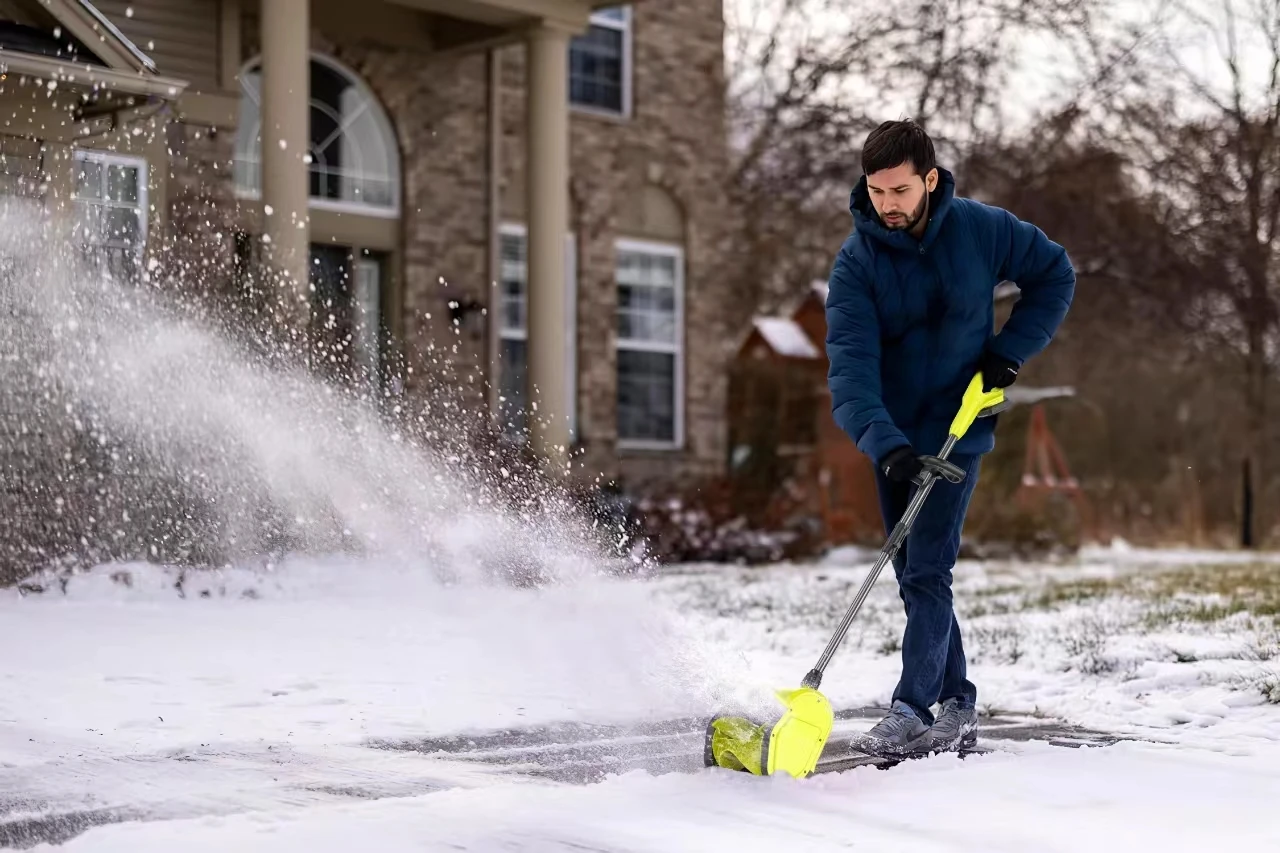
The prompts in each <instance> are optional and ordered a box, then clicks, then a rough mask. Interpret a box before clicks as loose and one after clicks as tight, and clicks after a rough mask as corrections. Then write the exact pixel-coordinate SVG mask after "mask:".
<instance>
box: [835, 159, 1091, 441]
mask: <svg viewBox="0 0 1280 853" xmlns="http://www.w3.org/2000/svg"><path fill="white" fill-rule="evenodd" d="M938 173H939V180H938V185H937V187H936V188H935V189H934V191H933V193H932V195H931V197H930V207H931V215H930V219H929V224H928V226H927V228H926V229H925V232H924V235H923V237H922V238H920V239H917V238H915V237H913V236H912V235H911V234H909V233H907V232H906V231H892V230H890V229H888V228H885V227H884V225H883V224H881V222H880V218H879V216H878V215H877V214H876V212H875V209H874V208H873V207H872V205H871V197H870V195H869V194H868V192H867V179H866V178H865V177H863V178H862V179H861V180H860V181H859V182H858V185H857V186H856V187H854V189H853V192H852V193H851V196H850V200H849V210H850V212H851V213H852V214H853V219H854V231H853V233H851V234H850V235H849V237H848V238H847V239H846V240H845V242H844V245H843V246H841V248H840V254H839V255H838V256H837V257H836V261H835V265H834V267H833V268H832V271H831V280H830V289H829V292H828V296H827V308H826V314H827V355H828V357H829V358H830V362H831V366H830V370H829V372H828V377H827V379H828V384H829V386H830V388H831V396H832V401H831V405H832V413H833V415H834V417H835V421H836V423H837V424H838V425H839V426H840V428H841V429H843V430H844V431H845V432H846V433H847V434H848V435H849V436H850V437H851V438H852V439H853V440H854V441H855V442H856V443H857V445H858V449H859V450H861V451H862V452H863V453H865V454H867V455H868V456H869V457H871V459H872V460H874V461H875V462H877V463H879V462H880V461H881V460H882V459H883V458H884V457H885V455H886V454H887V453H888V452H889V451H891V450H893V449H895V448H897V447H900V446H902V445H904V444H910V445H912V446H913V447H914V448H915V450H916V452H917V453H937V452H938V451H939V450H941V448H942V443H943V442H944V441H945V440H946V436H947V429H948V427H949V426H950V425H951V420H952V418H954V417H955V414H956V410H957V409H958V408H959V406H960V400H961V398H962V397H963V396H964V390H965V388H966V387H967V386H968V384H969V381H970V380H971V379H972V378H973V375H974V373H975V372H976V371H977V369H978V359H979V357H980V356H981V355H982V351H983V349H984V348H986V347H989V348H990V349H991V350H992V351H993V352H995V353H997V354H999V355H1002V356H1004V357H1005V358H1007V359H1009V360H1010V361H1012V362H1014V363H1016V364H1018V365H1022V364H1023V363H1025V362H1026V361H1027V360H1028V359H1030V358H1031V357H1032V356H1034V355H1035V354H1037V353H1039V352H1040V351H1041V350H1042V349H1044V348H1045V347H1046V346H1047V345H1048V343H1049V341H1050V339H1052V337H1053V335H1054V333H1055V332H1056V331H1057V329H1058V326H1059V325H1060V324H1061V323H1062V320H1063V318H1064V317H1065V316H1066V313H1067V309H1068V307H1070V305H1071V299H1072V296H1073V295H1074V292H1075V281H1076V277H1075V271H1074V269H1072V266H1071V262H1070V260H1069V259H1068V258H1067V253H1066V251H1065V250H1064V249H1063V248H1062V247H1061V246H1059V245H1058V244H1057V243H1054V242H1053V241H1051V240H1050V239H1049V238H1048V237H1046V236H1045V235H1044V232H1042V231H1041V230H1040V229H1039V228H1036V227H1035V226H1034V225H1029V224H1027V223H1025V222H1022V221H1020V220H1018V219H1017V218H1016V217H1014V216H1013V214H1011V213H1009V212H1008V211H1006V210H1002V209H1000V208H998V207H993V206H990V205H986V204H983V203H981V202H978V201H975V200H973V199H968V198H957V197H956V195H955V178H954V177H953V176H952V174H951V173H950V172H948V171H947V170H945V169H941V168H939V169H938ZM1006 280H1008V281H1013V282H1015V283H1016V284H1017V285H1018V286H1019V288H1020V289H1021V291H1022V293H1021V296H1020V298H1019V299H1018V301H1017V302H1016V303H1015V305H1014V308H1013V312H1012V313H1011V315H1010V316H1009V318H1008V320H1007V321H1006V322H1005V324H1004V325H1003V326H1002V327H1001V329H1000V333H999V334H993V332H994V328H995V299H994V290H995V287H996V285H997V284H999V283H1000V282H1002V281H1006ZM995 421H996V418H981V419H979V420H978V421H976V422H975V423H974V425H973V426H972V427H971V428H970V429H969V431H968V432H967V433H966V434H965V436H964V437H963V438H962V439H961V440H960V441H959V442H958V443H957V444H956V447H955V448H954V450H953V451H952V452H953V453H957V454H958V453H985V452H988V451H990V450H991V449H992V448H993V447H994V446H995V438H994V429H995Z"/></svg>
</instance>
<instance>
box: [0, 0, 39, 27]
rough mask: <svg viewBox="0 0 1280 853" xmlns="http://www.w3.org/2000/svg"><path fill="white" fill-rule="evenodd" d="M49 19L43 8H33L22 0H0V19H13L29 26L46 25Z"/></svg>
mask: <svg viewBox="0 0 1280 853" xmlns="http://www.w3.org/2000/svg"><path fill="white" fill-rule="evenodd" d="M50 20H51V18H50V16H49V13H48V12H45V11H44V10H43V9H38V8H36V9H33V8H32V7H31V4H30V3H24V2H22V0H0V21H13V22H15V23H19V24H26V25H27V26H29V27H46V26H48V25H49V21H50Z"/></svg>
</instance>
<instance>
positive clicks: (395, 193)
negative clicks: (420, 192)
mask: <svg viewBox="0 0 1280 853" xmlns="http://www.w3.org/2000/svg"><path fill="white" fill-rule="evenodd" d="M307 56H308V60H309V63H310V62H319V63H320V64H322V65H327V66H329V67H330V68H331V69H333V70H334V71H337V72H338V73H339V74H341V75H343V76H345V77H347V78H348V79H349V80H351V82H352V84H353V85H354V86H355V87H356V88H357V89H358V90H359V91H360V93H361V94H362V95H363V96H364V97H365V98H366V99H367V100H368V102H369V104H370V105H371V106H372V107H373V108H375V109H377V110H378V111H380V114H381V118H382V120H383V121H384V122H385V123H386V125H387V128H386V129H387V131H388V134H389V137H390V139H391V142H392V146H393V148H394V150H395V153H396V163H395V170H396V174H395V175H394V176H393V180H392V181H391V191H392V202H391V204H389V205H372V204H364V203H361V202H355V201H344V200H342V199H331V198H315V197H313V196H312V195H311V190H310V181H311V166H310V164H307V182H308V189H307V206H308V209H311V210H328V211H333V212H334V213H345V214H350V215H353V216H368V217H370V218H372V219H399V218H400V214H401V213H402V207H403V198H402V196H403V194H404V154H403V152H402V151H401V150H400V140H399V139H398V138H397V137H396V132H395V125H394V124H392V123H391V117H390V116H389V115H388V114H387V110H386V107H385V106H383V103H382V101H381V100H379V99H378V97H377V95H375V94H374V92H373V89H371V88H369V84H368V83H366V82H365V81H364V78H363V77H361V76H360V75H359V74H357V73H356V72H355V71H354V70H352V69H351V68H349V67H348V66H346V65H344V64H343V63H341V62H339V61H338V60H337V59H334V58H333V57H332V56H328V55H327V54H323V53H318V52H316V51H311V52H309V53H308V54H307ZM309 63H308V72H307V73H308V75H310V64H309ZM255 66H256V67H257V71H258V73H259V74H261V73H262V56H261V55H259V56H256V57H254V58H253V59H250V60H249V61H248V62H246V63H244V65H242V66H241V67H240V74H239V75H237V77H239V76H241V75H244V74H247V73H248V72H249V71H251V70H254V68H255ZM308 79H310V78H309V77H308ZM248 96H249V95H248V93H247V92H245V91H244V89H243V86H242V87H241V88H240V94H239V97H241V98H247V97H248ZM257 107H258V124H259V127H261V124H262V104H261V103H260V102H259V103H258V104H257ZM310 121H311V102H310V100H308V101H307V122H308V125H310ZM307 138H308V140H310V129H309V128H308V134H307ZM233 144H234V140H233ZM242 162H252V163H255V164H256V165H257V167H258V169H259V170H261V169H262V151H261V150H259V151H258V152H257V157H256V158H253V159H251V160H249V159H246V160H243V161H242ZM233 172H234V169H233ZM259 174H261V172H259ZM231 185H232V194H233V195H234V196H235V198H236V199H237V200H239V201H252V202H261V201H262V192H261V190H252V189H245V188H243V187H241V186H240V185H239V184H237V183H236V182H235V179H234V174H233V177H232V182H231Z"/></svg>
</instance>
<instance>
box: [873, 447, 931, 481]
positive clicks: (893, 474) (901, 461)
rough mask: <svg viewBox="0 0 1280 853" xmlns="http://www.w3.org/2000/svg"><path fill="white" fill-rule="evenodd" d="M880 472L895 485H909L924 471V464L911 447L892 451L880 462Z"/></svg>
mask: <svg viewBox="0 0 1280 853" xmlns="http://www.w3.org/2000/svg"><path fill="white" fill-rule="evenodd" d="M880 470H881V471H883V472H884V475H885V476H886V477H888V478H889V479H890V480H892V481H893V482H895V483H909V482H911V481H912V480H914V479H915V478H916V477H917V476H919V474H920V472H921V471H923V470H924V463H922V462H921V461H920V457H919V456H917V455H916V452H915V450H914V449H912V447H911V445H905V446H903V447H899V448H897V449H896V450H891V451H889V453H888V454H887V455H886V456H885V457H884V459H882V460H881V461H880Z"/></svg>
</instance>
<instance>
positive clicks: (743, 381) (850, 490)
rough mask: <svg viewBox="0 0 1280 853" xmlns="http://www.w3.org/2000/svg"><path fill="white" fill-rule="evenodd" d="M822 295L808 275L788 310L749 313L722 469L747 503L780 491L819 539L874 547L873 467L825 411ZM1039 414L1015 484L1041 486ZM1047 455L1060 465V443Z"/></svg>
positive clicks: (1018, 396) (1049, 391) (1006, 289)
mask: <svg viewBox="0 0 1280 853" xmlns="http://www.w3.org/2000/svg"><path fill="white" fill-rule="evenodd" d="M1017 295H1018V289H1017V287H1016V286H1015V285H1013V284H1010V283H1008V282H1006V283H1003V284H1001V285H1000V286H999V287H997V288H996V290H995V294H994V301H995V304H996V306H997V309H998V310H1000V311H1001V313H1005V314H1007V310H1008V307H1009V305H1010V303H1011V302H1012V301H1014V299H1015V297H1016V296H1017ZM826 297H827V283H826V282H825V281H817V282H814V283H813V284H812V285H811V286H810V287H809V288H808V289H807V290H806V292H805V293H803V294H801V296H800V298H799V299H798V300H797V301H796V303H795V304H794V305H793V306H792V307H791V309H790V310H789V311H787V312H785V313H783V314H780V315H776V316H771V317H757V318H755V319H754V321H753V322H752V326H751V328H750V330H749V331H748V332H747V334H746V336H745V337H744V339H743V340H742V342H741V343H740V345H739V347H738V351H737V355H736V358H735V359H734V361H733V363H732V365H731V368H730V378H729V412H728V414H729V418H728V420H729V453H730V460H729V463H730V470H731V471H733V472H734V473H735V476H736V477H737V478H738V479H739V481H740V482H741V483H743V484H744V488H747V487H749V488H751V489H753V490H755V491H757V492H758V494H756V495H754V496H752V497H750V498H749V499H747V502H748V503H752V504H754V505H755V506H757V507H763V506H766V505H768V504H769V502H770V501H775V502H777V499H778V496H779V495H780V494H784V493H785V495H786V497H787V500H786V501H785V503H786V505H787V506H788V507H795V506H797V505H798V506H801V507H803V510H804V511H805V512H806V513H808V514H809V515H810V516H812V517H813V518H815V519H817V520H818V521H820V523H821V526H822V537H823V539H824V540H825V541H826V542H827V543H829V544H847V543H863V544H875V545H878V544H879V543H880V542H882V541H883V539H884V535H885V533H884V526H883V522H882V521H881V517H880V504H879V499H878V498H877V495H876V487H875V470H874V468H873V467H872V464H871V460H869V459H868V458H867V457H866V455H865V454H863V453H862V452H861V451H859V450H858V448H857V446H856V445H855V444H854V443H853V442H852V441H851V440H850V439H849V437H848V436H847V435H846V434H845V433H844V432H843V430H841V429H840V428H839V427H838V426H837V425H836V423H835V420H834V418H833V417H832V413H831V394H830V391H829V390H828V388H827V368H828V361H827V356H826V334H827V322H826ZM1073 393H1074V391H1073V389H1070V388H1035V387H1029V386H1023V385H1018V386H1015V387H1014V388H1012V389H1010V393H1009V398H1010V402H1011V403H1013V404H1014V405H1031V406H1035V407H1037V408H1038V407H1039V406H1040V405H1041V404H1042V403H1043V402H1044V401H1046V400H1050V399H1054V398H1057V397H1068V396H1071V395H1072V394H1073ZM1038 415H1039V416H1038V417H1035V418H1033V421H1032V424H1033V426H1032V429H1031V431H1030V432H1029V435H1028V461H1027V472H1028V473H1027V474H1026V475H1025V476H1026V478H1028V479H1027V480H1026V483H1027V485H1026V486H1025V488H1024V491H1031V490H1032V486H1037V487H1038V486H1042V485H1043V484H1042V483H1041V481H1040V479H1035V482H1032V481H1031V480H1032V479H1033V475H1032V472H1033V471H1039V469H1040V468H1041V467H1042V466H1041V465H1039V464H1038V461H1039V459H1040V456H1041V455H1042V451H1041V447H1042V446H1044V442H1043V441H1042V440H1040V439H1041V438H1042V436H1041V435H1040V433H1041V432H1043V431H1044V430H1043V427H1042V425H1040V423H1041V421H1042V420H1043V414H1042V413H1038ZM1033 459H1034V460H1036V463H1037V464H1035V467H1034V468H1033ZM1054 462H1055V467H1058V468H1065V460H1062V459H1061V451H1060V450H1057V451H1056V452H1055V454H1054ZM1068 476H1069V475H1068ZM1058 479H1059V481H1058V482H1053V483H1050V484H1049V486H1050V487H1051V488H1056V489H1062V488H1064V487H1066V488H1069V489H1071V490H1073V492H1074V491H1078V489H1076V488H1075V483H1074V480H1073V479H1070V480H1068V479H1066V478H1063V477H1059V478H1058Z"/></svg>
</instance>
